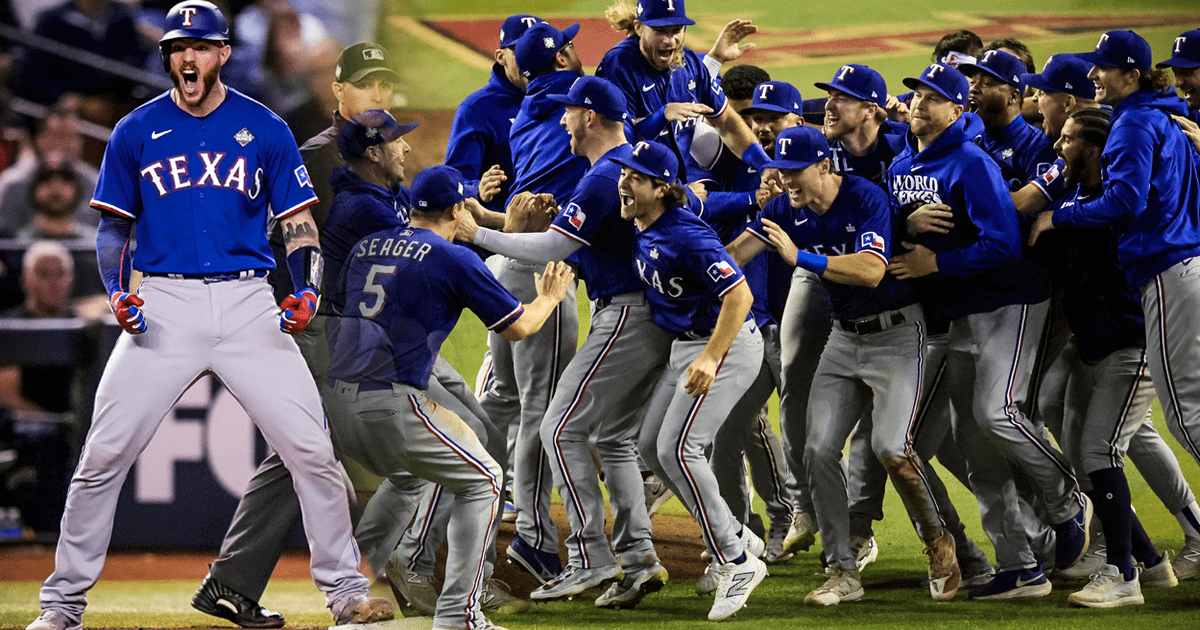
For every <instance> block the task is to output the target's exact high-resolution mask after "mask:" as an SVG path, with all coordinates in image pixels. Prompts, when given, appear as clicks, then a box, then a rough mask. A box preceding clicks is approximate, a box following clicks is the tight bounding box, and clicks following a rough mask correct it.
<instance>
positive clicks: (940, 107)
mask: <svg viewBox="0 0 1200 630" xmlns="http://www.w3.org/2000/svg"><path fill="white" fill-rule="evenodd" d="M905 85H906V86H908V87H909V88H910V89H913V90H914V91H915V96H914V98H913V105H912V110H911V120H912V126H911V127H910V134H909V137H908V146H907V147H906V148H905V150H904V152H903V153H902V154H901V155H900V156H899V157H897V158H896V160H895V161H893V162H892V166H891V167H890V168H889V170H888V183H889V192H890V193H891V195H892V199H893V203H894V204H895V206H896V207H898V208H902V209H903V208H905V207H911V204H919V205H923V204H936V203H942V204H945V205H947V206H948V207H950V208H951V209H952V211H953V213H954V221H953V223H954V228H953V229H951V230H949V231H948V233H945V234H938V233H932V234H930V233H919V232H917V231H916V230H915V229H914V227H913V225H914V222H913V221H911V220H910V221H909V226H908V229H909V231H910V232H914V233H917V234H918V236H920V237H922V238H920V239H917V240H918V242H917V243H916V244H914V245H913V247H912V248H911V249H910V251H909V252H908V253H905V254H900V255H897V256H895V257H894V258H893V262H892V263H891V264H890V265H889V270H890V271H891V273H893V274H895V275H896V276H897V277H899V278H902V279H907V278H913V279H920V278H924V277H925V276H931V277H930V278H927V279H925V280H920V281H919V282H918V283H917V285H916V287H915V288H917V289H918V290H919V291H920V292H921V295H922V305H923V307H924V308H925V310H926V312H930V313H931V314H932V315H933V316H934V317H938V318H941V319H944V320H947V321H950V332H949V339H948V352H947V358H946V361H947V364H946V373H947V375H948V377H949V378H950V383H951V398H952V402H953V403H954V408H955V410H956V413H957V415H956V418H957V420H958V421H957V424H956V426H955V437H956V439H957V440H958V441H959V444H960V449H964V450H965V452H967V453H968V466H969V469H970V474H971V482H972V487H973V489H974V490H975V492H976V499H977V500H978V501H979V502H980V512H981V516H982V517H983V518H984V519H996V521H995V522H993V523H992V525H993V526H992V527H991V528H986V529H987V531H989V532H990V535H991V536H992V537H993V540H992V542H993V545H995V546H996V551H997V556H998V558H997V560H998V561H999V563H1000V565H1001V567H1000V568H1001V570H1000V571H999V572H997V574H996V577H995V578H993V579H992V580H991V581H990V582H989V583H988V584H986V585H984V586H980V587H978V588H976V589H973V590H972V591H971V596H972V597H976V598H983V599H1008V598H1012V597H1020V596H1038V595H1044V594H1046V593H1048V592H1049V591H1050V588H1051V587H1050V583H1049V581H1048V580H1047V579H1046V577H1045V575H1044V573H1043V572H1042V569H1041V567H1040V565H1039V564H1038V562H1037V560H1036V559H1035V557H1034V555H1033V552H1032V550H1031V549H1030V548H1029V546H1028V541H1027V540H1026V539H1025V538H1024V536H1017V535H1016V534H1015V533H1014V534H1013V535H1012V536H1011V538H1013V540H1008V538H1009V537H1004V536H998V535H997V534H996V533H995V532H998V531H1001V529H1002V528H1004V527H1008V528H1009V529H1008V530H1006V531H1010V532H1014V531H1015V529H1014V528H1019V525H1018V521H1019V519H1018V517H1017V515H1015V514H1012V513H1010V511H1009V506H1011V505H1013V504H1015V501H1016V496H1015V491H1014V488H1013V485H1012V480H1011V476H1010V475H1009V474H1008V467H1007V466H1008V465H1007V463H1006V462H1007V460H1012V461H1013V462H1014V463H1015V464H1017V465H1019V466H1020V467H1021V468H1022V469H1023V470H1024V471H1025V472H1026V474H1028V475H1029V476H1030V478H1032V479H1033V480H1034V482H1035V484H1036V485H1037V486H1038V487H1039V488H1040V489H1041V490H1042V493H1043V496H1044V498H1045V501H1046V504H1047V507H1048V509H1049V510H1050V518H1051V520H1052V522H1053V523H1054V529H1055V533H1056V535H1057V554H1056V555H1057V557H1056V563H1057V564H1058V566H1069V565H1071V564H1073V563H1074V562H1075V561H1076V560H1078V559H1079V558H1080V557H1081V556H1082V555H1083V553H1084V552H1085V551H1086V549H1087V542H1088V541H1087V535H1088V533H1087V526H1088V522H1089V520H1090V517H1091V503H1090V502H1089V501H1088V500H1087V498H1086V497H1084V496H1083V495H1082V494H1080V493H1079V492H1078V488H1077V486H1076V483H1075V480H1074V477H1073V476H1072V475H1071V472H1070V469H1069V466H1068V465H1067V464H1066V462H1065V460H1064V458H1063V457H1062V455H1061V453H1059V452H1058V451H1056V450H1054V449H1053V447H1051V446H1049V445H1048V444H1047V443H1046V441H1045V438H1043V437H1042V436H1041V434H1040V433H1039V432H1037V431H1035V429H1034V428H1033V427H1031V426H1030V425H1029V423H1028V420H1027V418H1026V417H1025V415H1024V413H1023V411H1022V407H1023V405H1024V400H1025V396H1026V392H1027V390H1028V386H1029V379H1030V375H1031V372H1032V365H1031V364H1032V362H1033V359H1034V355H1035V353H1036V348H1037V342H1038V339H1039V337H1040V334H1041V328H1042V324H1043V322H1044V321H1045V316H1046V310H1047V301H1048V298H1049V293H1050V291H1049V285H1048V284H1047V283H1046V281H1045V276H1044V272H1042V273H1040V274H1039V271H1040V270H1039V269H1038V268H1036V267H1035V266H1033V265H1032V264H1030V263H1028V261H1026V260H1025V259H1023V257H1022V252H1021V246H1022V244H1021V236H1020V232H1019V231H1018V228H1017V215H1016V211H1015V209H1014V208H1013V207H1012V200H1011V198H1010V197H1009V195H1008V186H1007V184H1006V183H1005V182H1004V181H1003V180H1002V178H1001V177H1000V174H999V167H998V166H996V165H995V162H994V161H993V160H992V159H991V158H990V157H989V156H988V155H987V154H986V153H985V152H984V151H983V150H982V149H981V148H979V147H977V146H975V145H974V144H972V143H970V142H969V137H968V135H967V134H966V133H965V132H964V128H965V123H964V121H963V120H962V112H963V107H964V106H965V105H966V101H967V94H968V92H969V88H968V85H967V80H966V77H964V76H963V75H962V73H960V72H958V71H957V70H955V69H953V68H950V67H949V66H945V65H943V64H940V63H935V64H932V65H931V66H929V67H928V68H926V69H925V70H924V71H923V72H922V73H921V74H920V75H919V76H918V77H915V78H910V79H905ZM925 239H928V240H925ZM921 242H925V243H926V244H921ZM972 420H974V422H972ZM975 427H977V428H978V433H975ZM976 436H977V437H978V438H981V439H976ZM987 444H991V445H992V447H991V448H989V447H988V446H987ZM1005 545H1010V546H1012V548H1013V549H1012V552H1011V553H1010V552H1009V551H1007V550H1006V547H1005ZM1002 551H1003V552H1004V553H1003V554H1002ZM1001 556H1002V557H1001Z"/></svg>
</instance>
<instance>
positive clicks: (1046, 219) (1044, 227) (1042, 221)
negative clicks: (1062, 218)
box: [1029, 210, 1054, 246]
mask: <svg viewBox="0 0 1200 630" xmlns="http://www.w3.org/2000/svg"><path fill="white" fill-rule="evenodd" d="M1053 229H1054V211H1053V210H1047V211H1045V212H1043V213H1041V214H1039V215H1037V218H1036V219H1034V220H1033V227H1031V228H1029V245H1030V246H1032V245H1033V244H1034V243H1036V242H1037V240H1038V237H1039V236H1041V235H1042V232H1047V231H1050V230H1053Z"/></svg>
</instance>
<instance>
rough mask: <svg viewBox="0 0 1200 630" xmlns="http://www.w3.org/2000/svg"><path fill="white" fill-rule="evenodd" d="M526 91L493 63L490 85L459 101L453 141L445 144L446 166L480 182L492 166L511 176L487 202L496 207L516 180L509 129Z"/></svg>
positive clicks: (451, 136) (470, 179)
mask: <svg viewBox="0 0 1200 630" xmlns="http://www.w3.org/2000/svg"><path fill="white" fill-rule="evenodd" d="M524 98H525V92H523V91H522V90H521V89H520V88H518V87H517V86H515V85H513V84H512V82H511V81H509V80H508V77H506V76H504V69H503V68H502V67H501V66H500V64H496V65H493V66H492V75H491V77H489V78H488V82H487V85H485V86H483V87H482V88H480V89H479V90H476V91H475V92H473V93H472V94H471V95H470V96H468V97H467V98H465V99H463V102H461V103H459V104H458V109H457V110H456V111H455V112H454V121H453V122H452V123H450V141H449V142H448V143H447V144H446V166H451V167H454V168H456V169H458V171H459V172H460V173H462V174H463V177H465V178H467V180H468V182H471V183H474V184H476V185H478V183H479V178H480V177H481V176H482V175H483V174H484V173H485V172H487V170H488V169H490V168H491V167H493V166H499V167H500V168H501V169H503V170H504V173H505V174H506V175H508V177H509V178H508V180H506V181H505V182H504V183H502V184H501V185H500V193H499V194H497V195H496V196H495V197H493V198H492V200H491V201H490V202H488V203H487V204H486V205H487V206H488V207H491V208H493V209H495V210H502V209H503V208H505V207H506V206H507V203H505V202H506V201H507V200H508V191H509V188H511V187H512V185H513V183H514V179H513V161H512V151H511V150H510V149H509V132H510V131H511V130H512V126H513V122H514V121H515V120H516V118H517V112H519V111H520V109H521V101H522V99H524Z"/></svg>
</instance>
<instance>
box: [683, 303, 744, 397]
mask: <svg viewBox="0 0 1200 630" xmlns="http://www.w3.org/2000/svg"><path fill="white" fill-rule="evenodd" d="M753 304H754V294H753V293H751V292H750V286H749V285H747V284H746V283H745V282H742V283H740V284H738V285H736V286H734V287H733V288H732V289H730V290H729V292H728V293H726V294H725V297H723V298H721V312H720V314H718V315H717V325H716V326H715V327H713V334H712V337H709V339H708V343H707V344H705V345H704V349H703V350H701V351H700V356H698V357H696V360H694V361H692V364H691V365H689V366H688V368H687V383H685V384H684V390H685V391H687V393H688V395H689V396H692V397H693V398H695V397H697V396H702V395H704V394H707V393H708V390H709V389H711V388H712V384H713V381H715V380H717V365H719V364H720V362H721V357H724V356H725V353H726V352H729V347H730V346H732V345H733V340H734V339H736V338H737V336H738V331H740V330H741V329H742V324H743V323H745V321H746V315H747V314H749V313H750V307H751V306H752V305H753Z"/></svg>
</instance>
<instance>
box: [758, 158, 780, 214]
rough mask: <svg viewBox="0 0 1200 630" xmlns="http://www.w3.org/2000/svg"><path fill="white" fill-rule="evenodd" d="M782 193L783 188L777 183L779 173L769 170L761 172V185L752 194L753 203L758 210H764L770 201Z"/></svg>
mask: <svg viewBox="0 0 1200 630" xmlns="http://www.w3.org/2000/svg"><path fill="white" fill-rule="evenodd" d="M783 192H784V191H783V186H782V185H781V184H780V183H779V171H778V170H776V169H773V168H769V169H767V170H765V171H763V174H762V183H760V184H759V185H758V190H756V191H755V192H754V203H756V204H758V207H759V208H765V207H766V206H767V204H768V203H769V202H770V201H771V200H772V199H774V198H776V197H778V196H779V195H782V194H783Z"/></svg>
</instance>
